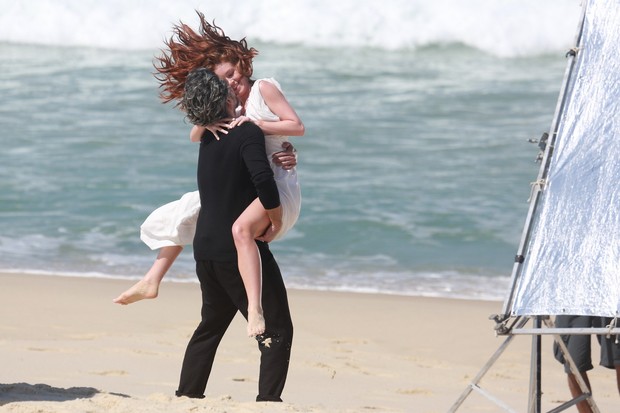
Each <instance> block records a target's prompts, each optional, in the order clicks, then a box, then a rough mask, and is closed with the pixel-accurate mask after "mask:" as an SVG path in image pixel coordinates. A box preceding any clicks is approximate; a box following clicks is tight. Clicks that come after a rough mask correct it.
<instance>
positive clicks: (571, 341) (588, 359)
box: [553, 315, 620, 413]
mask: <svg viewBox="0 0 620 413" xmlns="http://www.w3.org/2000/svg"><path fill="white" fill-rule="evenodd" d="M611 321H612V319H611V318H607V317H594V316H576V315H558V316H557V317H556V318H555V326H556V327H557V328H604V327H607V326H608V325H609V323H611ZM597 339H598V341H599V343H600V345H601V360H600V365H601V366H604V367H607V368H609V369H615V370H616V382H617V385H618V392H619V393H620V344H619V342H618V341H617V338H616V336H611V337H605V336H597ZM562 341H564V344H566V347H567V348H568V352H569V354H570V356H571V358H572V359H573V361H574V362H575V365H576V366H577V370H578V371H579V374H580V375H581V377H582V378H583V380H584V382H585V383H586V385H587V386H588V388H589V389H590V391H592V387H591V386H590V380H589V378H588V373H587V372H588V370H592V369H593V368H594V366H593V365H592V354H591V337H590V335H563V336H562ZM553 351H554V354H555V358H556V359H557V360H558V361H559V362H560V363H562V364H564V370H565V371H566V374H567V377H568V388H569V390H570V392H571V395H572V396H573V397H577V396H579V395H581V388H580V387H579V383H578V382H577V379H576V377H575V375H574V374H573V373H572V372H571V371H570V368H569V366H568V363H566V361H565V360H564V356H563V355H562V352H561V351H560V346H558V345H557V344H556V343H554V345H553ZM577 410H578V411H579V413H591V412H592V409H591V408H590V405H589V404H588V402H587V401H585V400H584V401H582V402H579V403H577Z"/></svg>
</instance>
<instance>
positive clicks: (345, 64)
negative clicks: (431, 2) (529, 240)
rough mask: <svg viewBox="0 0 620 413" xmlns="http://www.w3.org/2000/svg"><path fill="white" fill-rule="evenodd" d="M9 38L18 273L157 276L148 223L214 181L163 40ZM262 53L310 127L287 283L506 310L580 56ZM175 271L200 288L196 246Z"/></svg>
mask: <svg viewBox="0 0 620 413" xmlns="http://www.w3.org/2000/svg"><path fill="white" fill-rule="evenodd" d="M346 4H348V3H346ZM532 4H534V3H532ZM106 7H109V8H110V9H111V8H113V7H117V6H114V5H113V4H112V5H109V6H106ZM118 7H120V6H118ZM531 7H535V6H531ZM577 11H578V10H577ZM170 21H174V18H172V19H170ZM221 24H222V25H223V23H221ZM310 34H311V33H310ZM310 34H308V36H310ZM543 35H544V33H543V34H540V33H539V34H536V36H543ZM1 36H2V32H0V39H1V38H2V37H1ZM532 36H534V35H532ZM567 37H568V39H566V45H570V42H571V41H572V31H569V33H568V36H567ZM4 39H5V41H4V42H2V43H0V55H1V56H3V59H2V62H0V68H1V69H2V70H0V93H1V94H2V96H3V99H2V101H0V124H1V125H2V128H1V129H2V130H1V131H0V143H1V144H2V149H3V150H2V151H1V152H0V165H2V167H1V168H0V223H1V226H2V231H1V232H0V270H14V271H21V272H43V273H50V274H51V273H64V274H71V275H76V276H93V275H96V276H109V277H139V276H141V275H142V274H143V272H144V271H146V269H147V268H148V266H149V265H150V263H151V261H152V259H153V258H154V255H155V253H154V252H152V251H150V250H149V249H148V248H147V247H146V246H145V245H143V244H142V243H141V242H140V240H139V238H138V235H139V226H140V224H141V222H142V221H143V220H144V218H145V217H146V216H147V215H148V214H149V213H150V212H151V211H152V210H153V209H154V208H156V207H157V206H159V205H161V204H162V203H165V202H168V201H170V200H173V199H175V198H177V197H179V196H180V195H181V194H183V193H184V192H186V191H191V190H194V189H195V186H196V183H195V164H196V156H197V146H196V145H195V144H193V143H191V142H190V141H189V139H188V132H189V129H190V125H188V124H187V123H185V122H184V121H183V115H182V113H181V112H179V111H178V110H177V109H175V108H174V107H173V106H172V105H162V104H161V103H159V101H158V98H157V92H158V90H157V83H156V82H155V80H154V78H153V76H152V74H151V72H152V58H153V56H154V55H155V54H156V53H157V47H160V46H161V45H160V44H153V47H145V46H140V47H138V48H127V47H107V48H101V47H100V46H99V45H96V44H95V45H90V46H88V45H86V46H83V45H82V46H80V45H70V46H63V47H61V46H58V45H53V44H51V45H50V44H22V43H18V42H16V41H14V40H13V39H7V38H6V37H4ZM18 40H19V39H18ZM22 41H29V39H27V38H24V39H22ZM248 41H250V42H251V44H252V45H253V46H255V47H256V48H258V49H259V51H260V55H259V57H258V58H257V59H256V61H255V76H256V77H275V78H277V79H278V80H279V81H280V83H281V84H282V86H283V88H284V91H285V93H286V95H287V97H288V98H289V101H290V102H291V103H292V105H293V106H294V107H295V108H296V110H297V112H298V113H299V115H300V116H301V118H302V119H303V121H304V123H305V125H306V131H307V132H306V136H304V137H299V138H293V143H294V144H295V146H296V147H297V149H298V151H299V166H298V173H299V175H300V179H301V184H302V193H303V207H302V214H301V217H300V220H299V222H298V224H297V226H296V227H295V229H294V230H293V231H292V232H291V233H289V235H288V236H287V238H286V239H284V240H283V241H280V242H276V243H274V244H273V245H272V249H273V251H274V253H275V255H276V257H277V259H278V260H279V262H280V265H281V267H282V269H283V273H284V276H285V279H286V281H287V284H288V285H289V286H291V287H299V288H316V289H331V290H347V291H378V292H385V293H402V294H412V295H440V296H451V297H466V298H492V299H501V298H503V296H504V294H505V289H506V288H507V284H508V281H507V280H508V276H509V275H510V271H511V269H512V261H513V257H514V254H515V252H516V249H517V245H518V242H519V238H520V235H521V231H522V228H523V223H524V221H525V214H526V212H527V207H528V203H527V198H528V196H529V191H530V187H529V183H530V182H531V181H533V180H534V179H535V177H536V174H537V172H538V164H537V163H535V162H534V159H535V157H536V155H537V152H538V149H537V147H536V146H535V145H532V144H529V143H528V142H527V140H528V139H531V138H537V137H538V136H539V135H540V134H541V133H542V132H544V131H546V130H547V129H548V127H549V125H550V123H551V120H552V115H553V110H554V108H555V102H556V99H557V95H558V93H559V90H560V86H561V81H562V76H563V73H564V68H565V64H566V62H565V59H564V52H565V50H564V49H561V48H560V47H556V46H553V45H552V46H553V47H552V46H549V47H550V48H551V49H553V48H554V47H555V50H546V49H544V50H543V49H540V50H533V51H529V52H527V53H523V55H507V54H508V53H501V50H500V51H497V50H495V51H494V50H485V49H484V47H481V46H480V47H476V45H467V42H465V41H464V40H463V39H461V41H444V42H440V41H435V42H429V43H428V44H421V45H416V46H415V47H403V46H402V45H401V46H398V47H395V48H393V47H391V46H390V47H388V45H387V44H386V45H385V47H377V46H375V45H373V44H370V43H369V44H367V45H355V47H338V46H337V45H332V46H325V45H313V44H310V42H306V44H303V42H302V43H300V42H299V41H298V42H293V43H290V44H286V43H282V42H280V43H276V42H274V41H271V40H269V39H266V40H260V39H256V40H252V39H250V38H248ZM516 41H517V40H515V42H516ZM91 42H92V41H91ZM369 42H370V41H369ZM57 43H58V42H57ZM560 43H561V42H560ZM541 44H542V42H541ZM506 50H508V49H504V51H506ZM169 277H170V279H176V280H193V279H194V275H193V258H192V254H191V248H188V249H187V250H186V251H185V252H184V253H183V254H182V256H181V258H180V259H179V260H178V261H177V263H176V264H175V266H174V267H173V269H172V270H171V272H170V276H169Z"/></svg>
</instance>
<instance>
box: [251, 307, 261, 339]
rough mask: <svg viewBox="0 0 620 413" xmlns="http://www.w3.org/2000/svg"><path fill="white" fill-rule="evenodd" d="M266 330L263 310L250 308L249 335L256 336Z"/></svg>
mask: <svg viewBox="0 0 620 413" xmlns="http://www.w3.org/2000/svg"><path fill="white" fill-rule="evenodd" d="M264 332H265V318H264V317H263V312H262V311H258V310H255V311H249V310H248V337H256V336H259V335H261V334H263V333H264Z"/></svg>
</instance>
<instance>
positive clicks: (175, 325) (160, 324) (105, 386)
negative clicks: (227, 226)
mask: <svg viewBox="0 0 620 413" xmlns="http://www.w3.org/2000/svg"><path fill="white" fill-rule="evenodd" d="M130 283H131V281H128V280H114V279H110V278H85V277H63V276H53V277H50V276H43V275H24V274H8V273H0V285H1V286H2V288H0V303H2V304H1V308H2V312H3V315H4V317H3V321H2V322H0V362H2V364H3V373H2V376H1V377H2V378H1V379H0V411H9V412H24V413H34V412H38V411H43V412H47V411H58V406H59V405H58V403H62V409H63V410H62V411H67V412H75V413H77V412H81V411H85V410H89V411H104V410H105V411H110V412H125V411H134V412H138V413H140V412H160V411H161V412H169V411H188V410H190V409H192V408H195V409H197V411H205V412H211V411H213V412H221V411H224V410H226V411H228V412H267V411H269V412H271V411H275V412H280V411H282V412H359V411H363V410H369V409H370V410H374V411H379V412H411V411H414V412H428V413H432V412H445V411H447V410H448V408H449V407H450V406H451V405H452V404H453V403H454V402H455V401H456V400H457V398H458V396H459V395H460V394H461V393H462V392H463V391H464V390H465V388H466V386H467V385H468V384H469V382H470V381H471V380H472V378H473V377H474V376H475V375H476V374H477V373H478V371H480V369H481V368H482V367H483V366H484V364H485V363H486V362H487V361H488V360H489V358H490V357H491V355H492V354H493V353H494V352H495V351H496V350H497V348H498V347H499V346H500V345H501V343H502V342H503V341H504V338H502V337H495V336H494V331H493V327H494V326H493V322H492V321H489V320H488V317H489V315H491V314H493V313H497V312H500V311H501V302H496V301H476V300H461V299H448V298H428V297H413V296H398V295H385V294H370V293H363V294H362V293H347V292H333V291H316V290H295V289H291V290H289V301H290V306H291V312H292V315H293V323H294V325H295V338H294V342H293V352H292V356H291V365H290V370H289V378H288V381H287V385H286V388H285V390H284V394H283V399H284V400H285V403H281V404H276V405H274V404H268V405H265V404H262V403H254V402H253V400H254V398H255V392H256V384H257V368H258V350H257V349H256V345H255V344H254V343H253V340H251V339H249V338H247V337H245V322H244V320H243V319H242V318H241V317H239V316H238V317H236V318H235V320H234V321H233V323H232V324H231V326H230V328H229V330H228V332H227V334H226V336H225V337H224V339H223V341H222V344H221V345H220V348H219V350H218V355H217V357H216V362H215V365H214V369H213V372H212V374H211V378H210V382H209V384H208V386H207V392H206V399H203V400H190V399H185V398H181V399H178V398H176V397H174V390H175V389H176V384H177V379H178V374H179V370H180V367H181V360H182V357H183V352H184V350H185V345H186V344H187V341H188V340H189V337H190V335H191V333H192V332H193V329H194V328H195V327H196V325H197V324H198V319H199V308H200V295H199V289H198V287H197V284H195V283H177V282H168V283H164V284H163V285H162V287H161V289H160V295H159V297H158V298H157V299H155V300H147V301H143V302H139V303H134V304H131V305H129V306H120V305H116V304H113V303H112V299H113V298H114V297H115V296H116V295H118V294H119V293H120V292H122V291H123V290H124V289H126V288H127V287H128V286H129V285H131V284H130ZM551 342H552V340H551V339H550V338H548V337H544V338H543V391H544V396H543V407H545V408H546V409H547V410H548V409H551V408H553V407H557V406H558V405H559V404H561V403H562V402H564V401H566V400H568V398H569V394H568V389H567V388H566V385H565V381H566V377H565V375H564V372H563V370H562V366H560V365H559V364H558V363H557V362H555V360H553V357H552V355H551ZM592 347H593V349H594V350H596V347H597V346H596V345H594V344H593V346H592ZM530 349H531V340H530V339H527V338H524V337H517V338H516V339H515V340H513V343H511V344H510V346H509V348H508V349H507V350H506V352H505V353H504V354H503V355H502V356H501V357H500V359H499V360H498V361H497V362H496V363H495V364H494V365H493V367H492V368H491V370H489V372H488V373H487V375H486V376H485V379H483V381H482V383H481V387H483V388H485V389H487V390H489V391H490V392H491V393H492V394H493V395H494V396H495V397H497V398H499V399H500V400H502V401H503V402H505V403H506V404H508V405H509V406H511V408H513V409H516V410H517V411H525V410H526V406H527V392H528V386H529V373H530V372H529V365H530V356H529V355H530ZM612 373H614V372H613V371H611V370H607V369H604V368H602V367H598V366H597V367H595V369H594V370H592V371H591V372H590V379H591V382H592V385H593V388H594V394H595V400H596V402H597V404H598V406H599V409H600V410H601V411H602V412H606V411H613V409H614V406H616V408H617V403H618V394H617V389H616V385H615V373H614V374H612ZM490 408H493V404H492V403H491V402H489V401H488V400H486V399H484V398H482V397H481V396H479V395H477V394H472V395H470V396H469V397H468V399H467V400H466V401H465V403H464V405H463V406H462V407H461V409H460V410H459V411H464V412H477V411H480V412H483V411H489V409H490Z"/></svg>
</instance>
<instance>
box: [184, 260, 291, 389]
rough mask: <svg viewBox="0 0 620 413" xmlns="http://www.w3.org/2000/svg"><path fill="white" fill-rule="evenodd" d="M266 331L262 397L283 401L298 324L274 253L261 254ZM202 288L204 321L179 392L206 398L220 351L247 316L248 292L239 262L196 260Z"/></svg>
mask: <svg viewBox="0 0 620 413" xmlns="http://www.w3.org/2000/svg"><path fill="white" fill-rule="evenodd" d="M261 259H262V266H263V290H262V291H263V297H262V298H263V299H262V304H263V312H264V317H265V327H266V329H265V330H266V331H265V334H263V335H261V336H259V337H257V340H258V347H259V350H260V353H261V358H260V373H259V379H258V396H257V397H256V400H257V401H282V399H281V398H280V396H281V394H282V390H283V389H284V384H285V382H286V375H287V373H288V365H289V358H290V353H291V344H292V340H293V323H292V321H291V314H290V311H289V306H288V298H287V294H286V288H285V286H284V282H283V281H282V275H281V274H280V269H279V267H278V264H277V263H276V260H275V259H274V258H273V256H272V255H271V253H266V254H261ZM196 274H197V275H198V279H199V280H200V289H201V291H202V310H201V316H202V320H201V322H200V324H199V325H198V327H197V328H196V331H195V332H194V335H193V336H192V338H191V339H190V341H189V343H188V345H187V350H186V351H185V358H184V360H183V367H182V369H181V379H180V382H179V389H178V390H177V392H176V395H177V396H187V397H193V398H203V397H204V392H205V388H206V386H207V380H208V379H209V374H210V373H211V368H212V366H213V360H214V358H215V352H216V350H217V346H218V345H219V343H220V341H221V340H222V337H223V336H224V333H225V332H226V329H227V328H228V326H229V325H230V323H231V321H232V320H233V318H234V316H235V314H236V313H237V311H241V313H242V314H243V316H244V317H245V318H246V319H247V307H248V301H247V295H246V292H245V288H244V286H243V281H242V280H241V275H240V274H239V269H238V267H237V262H218V261H197V262H196Z"/></svg>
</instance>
